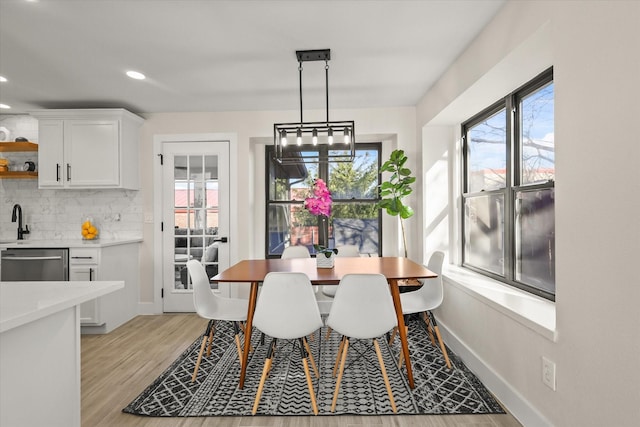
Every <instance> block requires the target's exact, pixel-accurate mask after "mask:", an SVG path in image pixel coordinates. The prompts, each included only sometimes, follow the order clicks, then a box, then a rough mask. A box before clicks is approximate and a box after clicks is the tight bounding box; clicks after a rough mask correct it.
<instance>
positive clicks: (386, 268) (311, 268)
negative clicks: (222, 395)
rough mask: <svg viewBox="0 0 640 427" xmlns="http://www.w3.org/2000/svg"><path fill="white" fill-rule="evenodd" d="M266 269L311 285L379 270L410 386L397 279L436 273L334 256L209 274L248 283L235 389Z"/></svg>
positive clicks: (252, 263) (405, 263)
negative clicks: (328, 263)
mask: <svg viewBox="0 0 640 427" xmlns="http://www.w3.org/2000/svg"><path fill="white" fill-rule="evenodd" d="M270 272H302V273H305V274H306V275H307V276H308V277H309V280H310V281H311V283H312V284H313V285H327V284H336V285H337V284H338V283H340V279H341V278H342V277H343V276H344V275H346V274H353V273H379V274H382V275H384V276H385V277H386V278H387V281H388V282H389V288H390V290H391V297H392V298H393V305H394V307H395V310H396V315H397V318H398V332H399V335H400V342H401V344H402V352H403V355H404V360H405V362H406V369H407V378H408V380H409V385H410V387H411V388H414V382H413V371H412V369H411V359H410V358H409V346H408V344H407V333H406V329H405V324H404V316H403V315H402V305H401V303H400V290H399V286H398V282H399V281H401V280H406V279H418V278H432V277H437V275H436V274H435V273H433V272H432V271H430V270H429V269H427V268H426V267H424V266H423V265H421V264H418V263H416V262H413V261H411V260H410V259H407V258H404V257H371V258H370V257H360V258H355V257H354V258H351V257H344V258H340V257H337V258H336V259H335V265H334V267H333V268H317V266H316V260H315V259H314V258H293V259H256V260H244V261H240V262H239V263H237V264H235V265H233V266H231V267H230V268H228V269H226V270H224V271H222V272H221V273H219V274H217V275H215V276H214V277H212V278H211V281H213V282H225V283H226V282H228V283H251V289H250V292H249V308H248V312H247V323H246V329H245V330H246V331H247V333H246V334H245V340H244V349H243V352H242V361H241V371H240V382H239V388H241V389H242V388H243V387H244V379H245V374H246V371H247V363H248V360H249V349H250V348H251V333H250V331H251V328H252V326H253V312H254V311H255V308H256V300H257V297H258V285H259V284H260V283H261V282H262V281H264V278H265V276H266V275H267V274H268V273H270Z"/></svg>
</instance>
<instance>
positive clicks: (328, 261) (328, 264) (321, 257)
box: [316, 252, 335, 268]
mask: <svg viewBox="0 0 640 427" xmlns="http://www.w3.org/2000/svg"><path fill="white" fill-rule="evenodd" d="M334 260H335V254H334V253H333V252H332V253H331V256H330V257H329V258H327V257H326V256H325V254H323V253H318V254H317V255H316V264H317V266H318V268H333V264H334Z"/></svg>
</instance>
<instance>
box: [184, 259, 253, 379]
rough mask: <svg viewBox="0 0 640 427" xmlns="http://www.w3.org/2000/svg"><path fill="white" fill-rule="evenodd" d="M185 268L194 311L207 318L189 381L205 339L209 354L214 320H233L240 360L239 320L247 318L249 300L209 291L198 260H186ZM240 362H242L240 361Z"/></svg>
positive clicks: (196, 368) (196, 369)
mask: <svg viewBox="0 0 640 427" xmlns="http://www.w3.org/2000/svg"><path fill="white" fill-rule="evenodd" d="M187 270H188V271H189V276H190V277H191V283H192V284H193V305H194V306H195V309H196V313H198V315H199V316H200V317H202V318H204V319H208V320H209V322H208V323H207V329H206V330H205V332H204V334H203V335H202V345H201V346H200V354H198V360H197V362H196V366H195V369H194V370H193V376H192V377H191V382H194V381H195V380H196V376H197V375H198V368H199V367H200V362H201V361H202V353H203V352H204V348H205V344H206V343H207V339H208V340H209V345H208V348H207V357H208V356H209V355H210V354H211V344H212V342H213V335H214V333H215V322H216V321H217V320H225V321H230V322H234V324H233V325H234V330H235V333H236V336H235V341H236V348H237V350H238V359H239V360H240V361H241V360H242V349H241V348H240V336H239V333H240V330H241V329H242V331H243V332H246V331H244V328H243V326H241V325H239V322H244V321H246V320H247V309H248V306H249V301H248V300H244V299H238V298H224V297H221V296H218V295H216V294H215V293H213V292H212V291H211V285H210V283H209V277H207V272H206V270H205V268H204V267H203V265H202V264H200V261H197V260H194V259H192V260H190V261H188V262H187ZM241 363H242V362H241Z"/></svg>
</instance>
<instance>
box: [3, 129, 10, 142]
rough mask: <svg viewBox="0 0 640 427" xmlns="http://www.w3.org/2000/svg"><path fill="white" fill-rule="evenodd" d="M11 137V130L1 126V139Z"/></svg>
mask: <svg viewBox="0 0 640 427" xmlns="http://www.w3.org/2000/svg"><path fill="white" fill-rule="evenodd" d="M10 138H11V132H9V129H7V128H5V127H0V141H9V140H10Z"/></svg>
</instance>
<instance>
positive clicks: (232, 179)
mask: <svg viewBox="0 0 640 427" xmlns="http://www.w3.org/2000/svg"><path fill="white" fill-rule="evenodd" d="M207 141H228V142H229V175H230V176H229V211H230V212H231V213H232V214H231V215H230V218H229V242H230V243H231V244H230V245H229V262H230V264H231V265H233V264H235V263H237V262H238V245H237V244H235V243H236V240H235V239H237V237H238V227H239V224H238V215H233V212H237V210H238V179H237V172H236V170H237V165H238V136H237V134H235V133H195V134H191V133H188V134H163V135H154V137H153V182H154V184H153V218H150V219H149V218H146V215H145V222H151V223H153V227H154V229H153V242H154V243H153V260H154V262H153V311H154V313H156V314H162V313H163V306H162V280H163V278H162V230H161V220H162V165H161V164H160V154H161V153H162V144H163V143H164V142H207Z"/></svg>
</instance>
